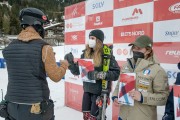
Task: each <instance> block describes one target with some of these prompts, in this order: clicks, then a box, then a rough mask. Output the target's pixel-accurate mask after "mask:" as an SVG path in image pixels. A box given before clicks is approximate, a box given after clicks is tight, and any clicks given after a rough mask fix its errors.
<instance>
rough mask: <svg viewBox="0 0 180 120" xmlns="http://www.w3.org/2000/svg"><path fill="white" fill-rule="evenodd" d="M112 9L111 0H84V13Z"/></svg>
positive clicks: (89, 13) (88, 13)
mask: <svg viewBox="0 0 180 120" xmlns="http://www.w3.org/2000/svg"><path fill="white" fill-rule="evenodd" d="M109 10H113V0H112V1H110V2H109V1H108V0H88V1H86V15H91V14H96V13H100V12H105V11H109Z"/></svg>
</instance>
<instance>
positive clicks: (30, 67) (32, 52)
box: [3, 40, 49, 103]
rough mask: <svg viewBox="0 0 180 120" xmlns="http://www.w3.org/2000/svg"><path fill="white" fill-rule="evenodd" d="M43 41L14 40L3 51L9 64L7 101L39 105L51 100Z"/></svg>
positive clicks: (44, 43)
mask: <svg viewBox="0 0 180 120" xmlns="http://www.w3.org/2000/svg"><path fill="white" fill-rule="evenodd" d="M44 45H47V43H46V42H44V41H43V40H31V41H29V42H23V41H20V40H13V41H12V42H11V43H10V44H9V46H8V47H6V48H5V49H4V50H3V56H4V58H5V60H6V63H7V70H8V88H7V94H6V96H5V99H6V100H7V101H11V102H17V103H38V102H41V101H43V100H48V99H49V87H48V84H47V80H46V72H45V68H44V64H43V62H42V47H43V46H44Z"/></svg>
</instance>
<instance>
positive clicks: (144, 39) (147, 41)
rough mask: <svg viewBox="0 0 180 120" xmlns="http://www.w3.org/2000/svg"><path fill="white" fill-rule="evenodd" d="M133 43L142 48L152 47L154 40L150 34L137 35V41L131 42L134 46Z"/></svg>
mask: <svg viewBox="0 0 180 120" xmlns="http://www.w3.org/2000/svg"><path fill="white" fill-rule="evenodd" d="M132 45H135V46H138V47H140V48H145V47H152V46H153V41H152V39H151V38H150V37H149V36H147V35H142V36H139V37H137V38H136V40H135V42H132V43H130V44H129V46H132Z"/></svg>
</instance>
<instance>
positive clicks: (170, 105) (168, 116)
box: [162, 63, 180, 120]
mask: <svg viewBox="0 0 180 120" xmlns="http://www.w3.org/2000/svg"><path fill="white" fill-rule="evenodd" d="M178 68H179V69H180V63H179V64H178ZM174 84H175V85H180V72H179V73H178V74H177V78H176V82H175V83H174ZM162 120H174V95H173V88H172V90H171V92H170V94H169V97H168V99H167V103H166V106H165V113H164V116H163V118H162Z"/></svg>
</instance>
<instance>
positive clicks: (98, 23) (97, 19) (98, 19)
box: [94, 16, 103, 26]
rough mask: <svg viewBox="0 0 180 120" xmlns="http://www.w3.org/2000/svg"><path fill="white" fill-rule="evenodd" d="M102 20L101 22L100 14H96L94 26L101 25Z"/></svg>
mask: <svg viewBox="0 0 180 120" xmlns="http://www.w3.org/2000/svg"><path fill="white" fill-rule="evenodd" d="M102 24H103V22H101V17H100V16H96V22H95V23H94V25H95V26H98V25H102Z"/></svg>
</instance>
